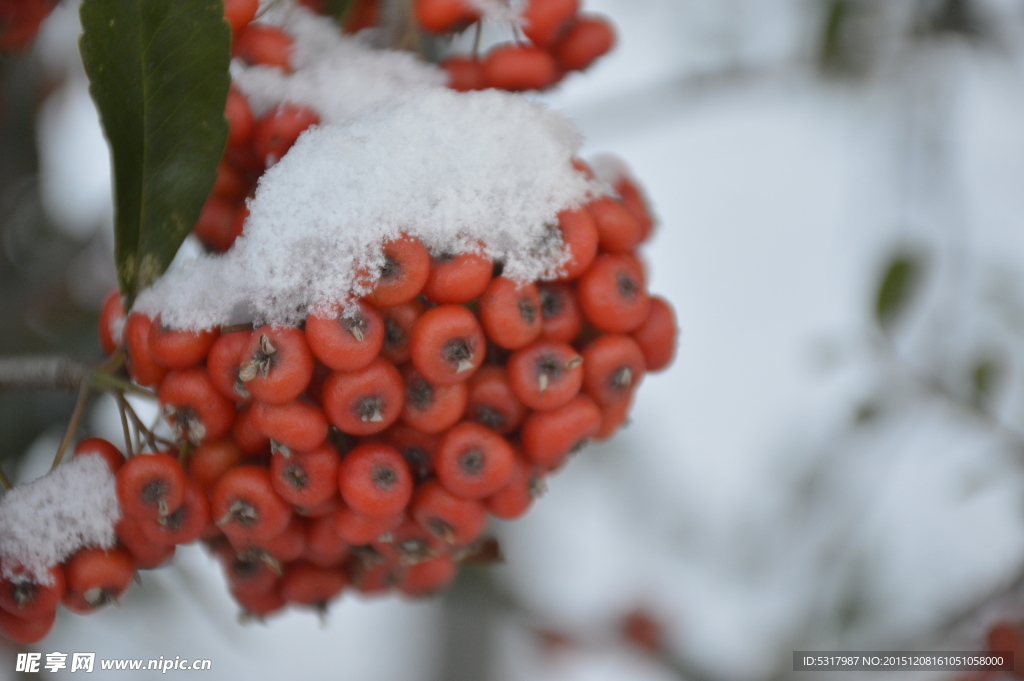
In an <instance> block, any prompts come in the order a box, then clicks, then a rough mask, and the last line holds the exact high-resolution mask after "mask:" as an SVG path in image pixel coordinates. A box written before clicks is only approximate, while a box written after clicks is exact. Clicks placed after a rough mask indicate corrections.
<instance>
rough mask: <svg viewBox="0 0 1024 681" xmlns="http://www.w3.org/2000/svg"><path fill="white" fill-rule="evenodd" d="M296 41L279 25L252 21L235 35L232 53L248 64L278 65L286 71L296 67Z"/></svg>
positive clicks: (289, 71)
mask: <svg viewBox="0 0 1024 681" xmlns="http://www.w3.org/2000/svg"><path fill="white" fill-rule="evenodd" d="M294 51H295V41H294V40H292V38H291V36H290V35H288V34H287V33H285V32H284V31H282V30H281V29H280V28H278V27H277V26H270V25H269V24H258V23H252V24H249V25H248V26H246V27H245V28H244V29H243V30H242V31H240V32H239V33H237V34H236V35H235V41H234V43H232V45H231V53H232V55H233V56H234V57H237V58H238V59H241V60H242V61H244V62H245V63H247V64H262V65H264V66H276V67H277V68H279V69H281V70H283V71H284V72H285V73H291V72H292V71H293V70H294V69H295V65H294V62H293V61H292V53H293V52H294Z"/></svg>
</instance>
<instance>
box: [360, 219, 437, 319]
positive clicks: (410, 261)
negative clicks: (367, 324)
mask: <svg viewBox="0 0 1024 681" xmlns="http://www.w3.org/2000/svg"><path fill="white" fill-rule="evenodd" d="M382 250H383V256H384V264H383V265H381V267H380V270H379V271H378V272H377V279H376V280H375V282H374V285H373V290H372V291H370V295H369V296H368V297H369V298H370V300H372V301H373V302H374V303H375V304H376V305H378V306H379V307H388V306H392V305H401V304H402V303H405V302H408V301H410V300H412V299H413V298H415V297H416V295H417V294H419V292H420V291H422V290H423V285H424V284H426V283H427V277H428V276H429V275H430V254H429V253H427V249H426V247H425V246H424V245H423V242H421V241H420V240H419V239H417V238H416V237H411V236H405V237H402V238H400V239H392V240H390V241H388V242H386V243H385V244H384V247H383V249H382Z"/></svg>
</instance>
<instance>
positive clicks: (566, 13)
mask: <svg viewBox="0 0 1024 681" xmlns="http://www.w3.org/2000/svg"><path fill="white" fill-rule="evenodd" d="M579 8H580V2H579V0H529V2H527V4H526V7H525V8H524V9H523V14H522V17H523V33H525V34H526V37H527V38H529V39H530V41H531V42H532V43H533V44H534V45H536V46H537V47H547V46H548V45H550V44H551V43H553V42H555V40H556V39H557V38H558V37H559V36H560V35H561V33H562V30H563V29H564V28H565V27H566V25H567V24H568V23H569V20H570V19H572V18H573V16H575V14H576V12H577V11H578V10H579Z"/></svg>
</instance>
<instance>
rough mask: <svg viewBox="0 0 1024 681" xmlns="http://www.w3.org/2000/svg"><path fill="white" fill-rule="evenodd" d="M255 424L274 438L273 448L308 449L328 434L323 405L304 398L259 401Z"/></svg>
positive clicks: (256, 405)
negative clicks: (275, 402)
mask: <svg viewBox="0 0 1024 681" xmlns="http://www.w3.org/2000/svg"><path fill="white" fill-rule="evenodd" d="M252 424H253V425H254V426H255V427H256V429H257V430H258V431H260V432H261V433H263V434H264V435H266V436H267V437H268V438H270V440H271V448H272V449H274V450H275V451H279V452H283V453H284V454H285V456H286V457H287V455H288V454H289V453H290V452H293V451H295V452H307V451H310V450H313V449H316V448H317V447H319V446H320V444H321V443H323V441H324V440H325V439H326V438H327V418H326V417H325V416H324V413H323V411H321V409H320V407H318V406H316V405H315V404H313V403H312V402H307V401H305V400H302V399H298V400H292V401H291V402H287V403H285V404H266V403H264V402H257V403H256V404H254V405H253V406H252Z"/></svg>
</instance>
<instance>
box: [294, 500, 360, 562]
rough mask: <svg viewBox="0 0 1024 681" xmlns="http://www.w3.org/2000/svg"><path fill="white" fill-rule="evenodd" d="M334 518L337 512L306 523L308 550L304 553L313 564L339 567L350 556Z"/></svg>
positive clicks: (304, 556)
mask: <svg viewBox="0 0 1024 681" xmlns="http://www.w3.org/2000/svg"><path fill="white" fill-rule="evenodd" d="M334 520H335V514H334V513H329V514H327V515H325V516H320V517H319V518H314V519H313V520H311V521H309V523H308V524H307V525H306V551H305V553H303V554H302V555H303V558H305V559H306V560H308V561H309V562H310V563H312V564H313V565H319V566H320V567H325V568H332V567H338V566H340V565H341V564H342V562H344V560H345V559H346V558H348V555H349V548H348V544H346V543H345V542H344V541H343V540H342V539H341V535H340V534H339V533H338V528H337V527H336V526H335V524H334Z"/></svg>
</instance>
